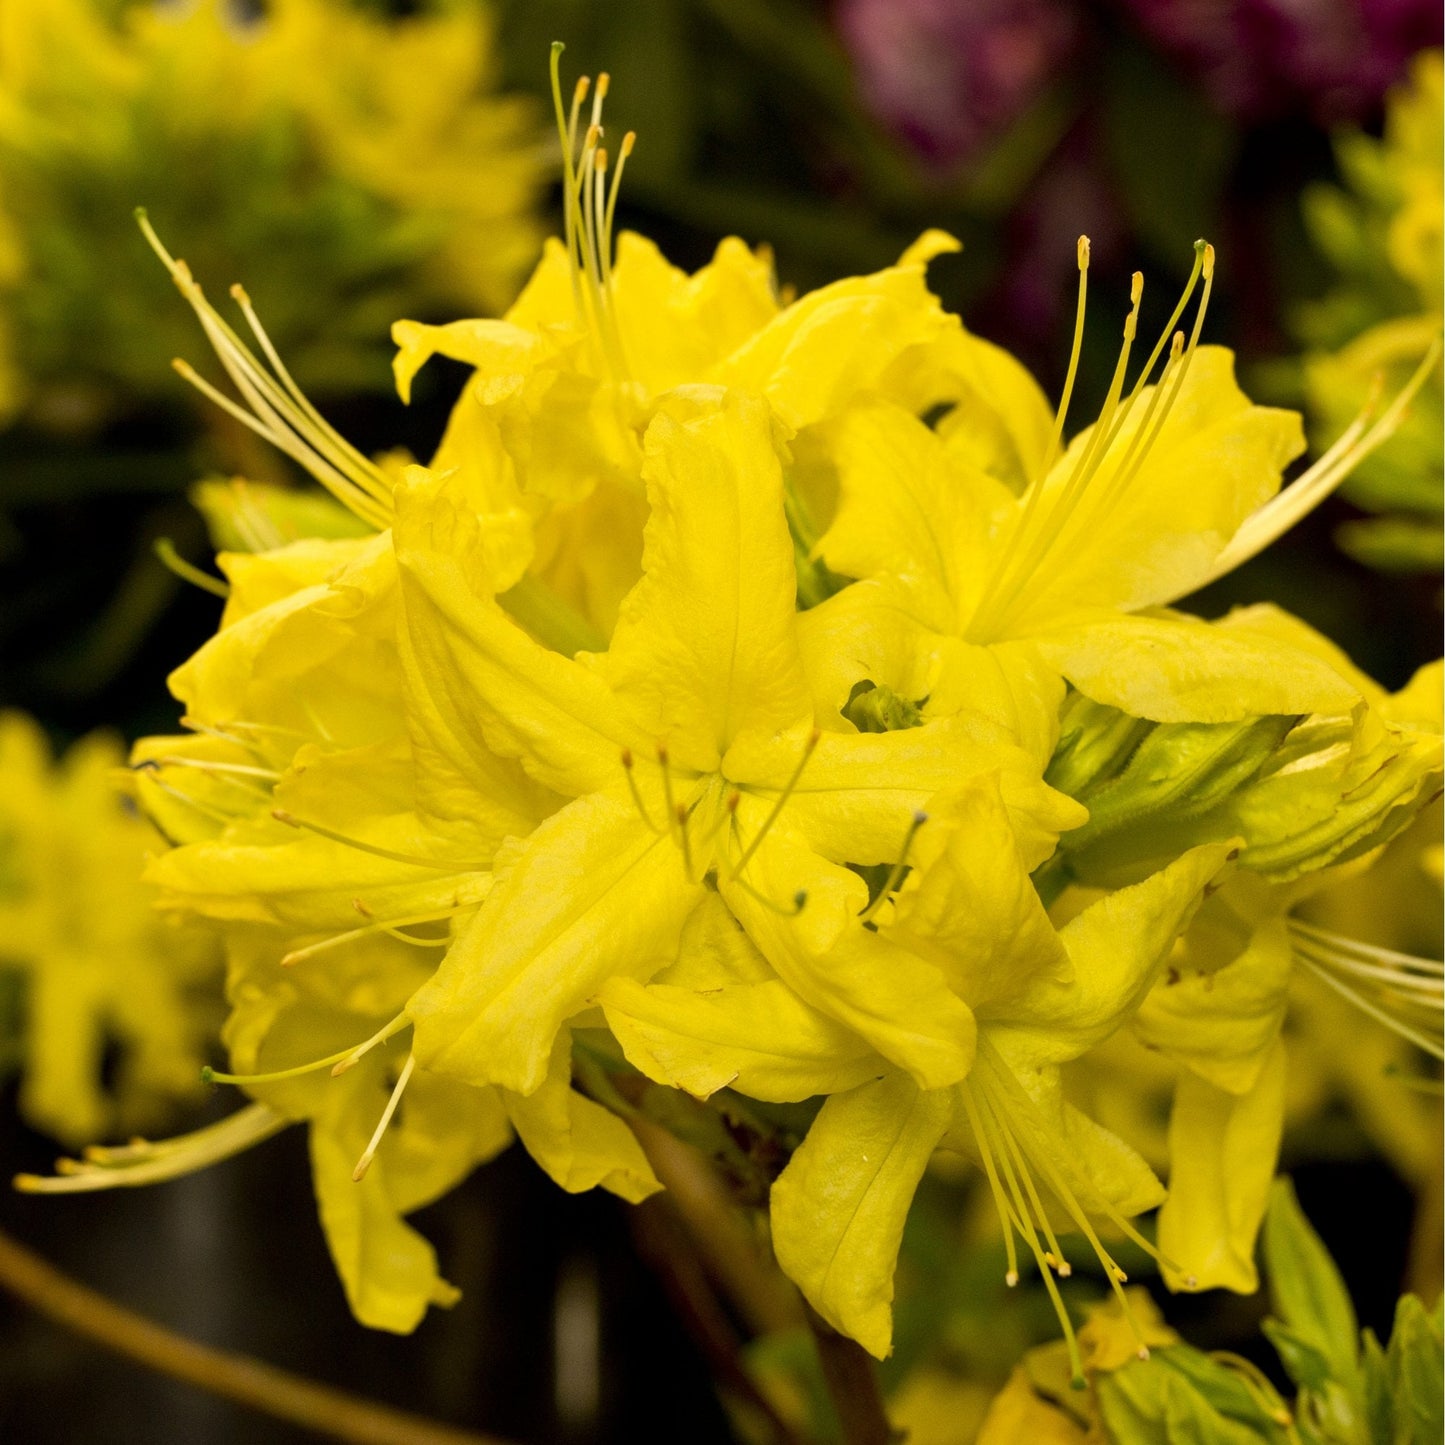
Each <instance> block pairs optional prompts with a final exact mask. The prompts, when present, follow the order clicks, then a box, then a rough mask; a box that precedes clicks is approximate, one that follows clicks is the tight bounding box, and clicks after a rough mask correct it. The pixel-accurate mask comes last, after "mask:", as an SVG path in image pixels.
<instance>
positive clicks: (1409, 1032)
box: [1295, 950, 1445, 1062]
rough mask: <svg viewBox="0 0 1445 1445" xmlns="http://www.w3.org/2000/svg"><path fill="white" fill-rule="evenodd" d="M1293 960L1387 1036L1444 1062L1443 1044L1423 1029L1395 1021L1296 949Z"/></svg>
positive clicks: (1386, 1012)
mask: <svg viewBox="0 0 1445 1445" xmlns="http://www.w3.org/2000/svg"><path fill="white" fill-rule="evenodd" d="M1295 957H1296V958H1297V959H1299V961H1300V962H1301V963H1302V964H1304V966H1305V967H1306V968H1307V969H1309V971H1310V972H1311V973H1312V974H1313V975H1314V976H1315V977H1316V978H1317V979H1319V980H1320V981H1321V982H1322V983H1325V984H1328V985H1329V986H1330V988H1332V989H1334V991H1335V992H1336V993H1338V994H1339V995H1340V996H1341V997H1342V998H1344V999H1346V1000H1348V1001H1349V1002H1350V1003H1352V1004H1353V1005H1354V1006H1355V1007H1356V1008H1357V1009H1359V1010H1360V1012H1361V1013H1364V1014H1368V1015H1369V1017H1370V1018H1372V1019H1374V1020H1375V1022H1376V1023H1379V1024H1383V1025H1384V1026H1385V1028H1387V1029H1389V1030H1390V1032H1391V1033H1393V1034H1398V1035H1399V1036H1400V1037H1401V1038H1402V1039H1404V1040H1406V1042H1408V1043H1412V1044H1414V1045H1415V1047H1416V1048H1418V1049H1421V1050H1423V1051H1424V1052H1425V1053H1427V1054H1429V1055H1430V1056H1431V1057H1432V1058H1436V1059H1439V1060H1441V1061H1442V1062H1445V1045H1442V1042H1441V1040H1439V1039H1438V1038H1434V1037H1432V1036H1431V1035H1430V1034H1427V1033H1426V1032H1425V1031H1424V1030H1423V1029H1420V1028H1417V1027H1415V1026H1414V1025H1412V1024H1409V1023H1407V1022H1406V1021H1405V1020H1404V1019H1401V1018H1397V1017H1396V1016H1395V1015H1394V1014H1392V1013H1390V1011H1389V1010H1388V1009H1385V1008H1381V1007H1380V1006H1379V1005H1377V1004H1374V1003H1372V1002H1371V1001H1370V1000H1369V999H1367V998H1366V997H1365V996H1364V995H1363V994H1362V993H1360V992H1359V990H1357V989H1353V988H1351V987H1350V986H1349V985H1348V984H1347V983H1345V982H1344V980H1343V979H1340V978H1337V977H1336V976H1335V975H1334V974H1333V973H1332V972H1331V971H1330V970H1329V969H1328V968H1326V967H1324V966H1323V965H1321V964H1320V963H1318V962H1316V961H1315V959H1314V958H1312V957H1311V956H1310V955H1309V954H1307V953H1304V952H1301V951H1299V950H1296V952H1295Z"/></svg>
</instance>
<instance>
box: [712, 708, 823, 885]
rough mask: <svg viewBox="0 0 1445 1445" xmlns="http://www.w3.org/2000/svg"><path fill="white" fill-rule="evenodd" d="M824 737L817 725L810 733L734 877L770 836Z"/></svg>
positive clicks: (740, 860)
mask: <svg viewBox="0 0 1445 1445" xmlns="http://www.w3.org/2000/svg"><path fill="white" fill-rule="evenodd" d="M822 737H823V734H822V732H821V730H820V729H818V728H816V727H815V728H814V729H813V730H812V731H811V732H810V733H809V734H808V740H807V742H805V743H804V744H803V756H802V757H801V758H799V759H798V766H797V767H796V768H794V769H793V774H792V776H791V777H790V778H789V779H788V781H787V783H786V785H785V786H784V787H783V790H782V792H780V793H779V794H778V796H777V799H776V800H775V801H774V803H773V806H772V810H771V811H770V812H769V813H768V816H767V817H766V818H765V819H764V820H763V826H762V827H761V828H759V829H758V831H757V833H756V834H755V835H754V837H753V841H752V842H751V843H749V844H748V846H747V847H746V848H745V849H744V850H743V856H742V857H741V858H739V859H738V861H737V862H736V863H735V864H734V865H733V869H732V872H733V875H734V877H736V876H737V875H738V874H739V873H741V872H742V871H743V869H744V868H746V867H747V866H748V864H749V863H750V862H751V861H752V858H753V855H754V854H755V853H756V852H757V851H758V849H759V848H760V847H761V846H762V842H763V839H764V838H766V837H767V836H768V830H769V829H770V828H771V827H772V826H773V824H774V823H776V822H777V821H778V817H779V815H780V814H781V813H782V811H783V809H784V808H785V807H786V806H787V802H788V799H789V798H791V797H792V796H793V790H794V789H795V788H796V787H797V786H798V780H799V779H800V778H801V777H802V776H803V769H804V768H806V767H807V766H808V759H809V758H811V757H812V756H813V753H814V750H815V749H816V748H817V746H818V744H819V742H821V741H822Z"/></svg>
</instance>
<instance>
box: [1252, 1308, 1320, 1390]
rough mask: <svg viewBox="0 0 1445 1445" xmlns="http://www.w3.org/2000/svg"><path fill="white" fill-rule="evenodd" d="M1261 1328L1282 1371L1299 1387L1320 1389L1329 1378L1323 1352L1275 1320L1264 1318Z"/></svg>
mask: <svg viewBox="0 0 1445 1445" xmlns="http://www.w3.org/2000/svg"><path fill="white" fill-rule="evenodd" d="M1261 1328H1262V1329H1263V1330H1264V1333H1265V1338H1266V1339H1268V1340H1269V1342H1270V1344H1272V1345H1273V1346H1274V1348H1275V1350H1276V1352H1277V1353H1278V1355H1279V1358H1280V1362H1281V1363H1282V1364H1283V1365H1284V1369H1285V1374H1287V1375H1288V1376H1289V1377H1290V1379H1291V1380H1293V1381H1294V1382H1295V1384H1296V1385H1297V1386H1299V1388H1300V1389H1301V1390H1320V1391H1322V1390H1324V1388H1325V1387H1326V1386H1327V1385H1328V1384H1329V1383H1330V1378H1331V1376H1330V1370H1331V1365H1330V1361H1329V1358H1328V1357H1327V1356H1326V1355H1324V1354H1323V1353H1322V1352H1321V1351H1320V1350H1318V1349H1316V1348H1315V1346H1314V1345H1312V1344H1311V1343H1310V1342H1309V1341H1308V1340H1306V1339H1302V1338H1301V1337H1300V1336H1299V1335H1298V1334H1297V1333H1296V1332H1295V1331H1294V1330H1292V1329H1290V1327H1289V1326H1288V1325H1282V1324H1280V1322H1279V1321H1278V1320H1265V1322H1264V1324H1263V1325H1262V1326H1261Z"/></svg>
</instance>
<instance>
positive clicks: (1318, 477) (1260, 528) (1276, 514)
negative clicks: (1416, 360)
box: [1196, 336, 1441, 586]
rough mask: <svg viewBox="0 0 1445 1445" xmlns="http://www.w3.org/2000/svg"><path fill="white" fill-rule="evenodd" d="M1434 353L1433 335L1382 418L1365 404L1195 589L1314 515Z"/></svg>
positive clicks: (1403, 405)
mask: <svg viewBox="0 0 1445 1445" xmlns="http://www.w3.org/2000/svg"><path fill="white" fill-rule="evenodd" d="M1440 350H1441V343H1440V338H1439V337H1438V336H1437V337H1436V338H1435V340H1434V341H1432V342H1431V343H1430V348H1429V350H1428V351H1426V353H1425V355H1424V356H1423V357H1422V358H1421V360H1420V364H1419V366H1417V367H1416V368H1415V370H1414V372H1413V373H1412V374H1411V376H1410V379H1409V380H1408V381H1407V382H1406V383H1405V385H1404V386H1403V387H1402V388H1401V389H1400V392H1399V394H1398V395H1397V396H1396V397H1395V399H1394V401H1393V402H1391V403H1390V406H1389V408H1388V409H1387V410H1386V412H1385V414H1384V415H1383V416H1382V417H1380V419H1379V420H1378V421H1376V422H1375V423H1374V424H1373V425H1370V424H1369V416H1370V414H1371V413H1372V412H1373V410H1374V404H1373V398H1372V399H1371V400H1367V401H1366V403H1365V407H1364V408H1363V409H1362V410H1361V412H1360V414H1359V416H1358V417H1356V418H1355V421H1354V423H1353V424H1352V425H1351V426H1350V427H1349V428H1348V429H1347V430H1346V432H1345V433H1344V435H1343V436H1341V437H1340V439H1339V440H1338V441H1337V442H1336V443H1335V444H1334V446H1332V447H1331V448H1330V449H1329V450H1328V451H1327V452H1326V453H1325V454H1324V455H1323V456H1322V457H1321V458H1320V459H1319V460H1318V461H1317V462H1316V463H1315V464H1314V465H1313V466H1312V467H1310V469H1309V470H1308V471H1307V472H1305V473H1304V475H1303V476H1301V477H1299V478H1298V479H1297V480H1295V481H1294V482H1292V483H1291V484H1290V485H1289V486H1287V487H1285V488H1283V489H1282V490H1280V491H1279V492H1277V493H1275V495H1274V496H1273V497H1271V498H1270V499H1269V501H1267V502H1266V503H1265V504H1264V505H1263V506H1262V507H1260V508H1259V510H1258V511H1256V512H1255V513H1254V514H1253V515H1252V516H1250V517H1247V518H1245V521H1244V524H1243V525H1242V526H1241V527H1240V529H1239V530H1238V531H1237V532H1236V533H1235V534H1234V536H1233V537H1232V538H1231V539H1230V542H1229V545H1228V546H1227V547H1225V548H1224V550H1223V551H1222V552H1221V553H1220V554H1219V556H1218V557H1217V558H1216V559H1215V563H1214V567H1213V568H1212V569H1211V571H1210V573H1209V576H1208V577H1206V578H1205V579H1204V580H1203V581H1202V582H1200V583H1198V584H1196V585H1198V586H1204V585H1205V583H1208V582H1214V581H1217V580H1218V579H1219V578H1220V577H1223V576H1224V575H1225V574H1226V573H1228V572H1232V571H1234V569H1235V568H1236V567H1239V566H1242V565H1243V564H1244V563H1245V562H1248V561H1249V560H1250V558H1251V557H1256V556H1258V555H1259V554H1260V553H1261V552H1263V551H1264V549H1265V548H1266V547H1268V546H1269V545H1270V543H1272V542H1274V541H1275V540H1276V539H1277V538H1279V537H1282V536H1283V535H1284V534H1285V533H1286V532H1287V531H1289V529H1290V528H1291V527H1293V526H1295V525H1296V523H1298V522H1300V521H1302V520H1303V519H1304V518H1305V517H1306V516H1308V515H1309V514H1310V513H1311V512H1312V511H1314V509H1315V508H1316V507H1317V506H1319V504H1320V503H1321V502H1322V501H1324V499H1325V498H1326V497H1327V496H1329V495H1330V493H1331V492H1333V491H1334V490H1335V488H1336V487H1338V486H1339V485H1340V483H1341V482H1343V481H1344V480H1345V478H1346V477H1348V476H1349V475H1350V473H1351V472H1352V471H1354V469H1355V468H1356V467H1357V466H1359V464H1360V463H1361V462H1362V461H1364V459H1365V458H1366V457H1368V456H1369V455H1370V454H1371V453H1372V452H1374V451H1375V450H1377V449H1378V448H1379V447H1381V446H1383V445H1384V444H1385V443H1386V442H1387V441H1389V439H1390V438H1391V437H1392V436H1393V435H1394V434H1395V432H1396V431H1397V430H1398V428H1399V426H1400V423H1401V422H1402V421H1403V420H1404V419H1405V414H1406V411H1407V410H1408V408H1409V405H1410V403H1411V402H1412V401H1413V400H1414V399H1415V395H1416V393H1417V392H1418V391H1419V390H1420V388H1421V387H1422V386H1424V385H1425V382H1426V381H1427V380H1428V379H1429V377H1430V373H1431V372H1432V371H1434V369H1435V365H1436V363H1437V362H1438V361H1439V359H1440ZM1367 427H1368V430H1367V429H1366V428H1367Z"/></svg>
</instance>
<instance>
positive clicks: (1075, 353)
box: [1030, 236, 1089, 492]
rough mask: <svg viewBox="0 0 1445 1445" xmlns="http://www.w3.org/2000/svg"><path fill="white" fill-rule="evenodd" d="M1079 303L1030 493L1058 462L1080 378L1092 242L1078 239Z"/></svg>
mask: <svg viewBox="0 0 1445 1445" xmlns="http://www.w3.org/2000/svg"><path fill="white" fill-rule="evenodd" d="M1078 259H1079V300H1078V304H1077V305H1076V307H1075V309H1074V340H1073V345H1072V346H1071V348H1070V350H1069V369H1068V372H1067V374H1066V375H1065V377H1064V390H1063V393H1062V395H1061V396H1060V398H1059V409H1058V411H1057V412H1055V413H1054V429H1053V431H1052V432H1051V433H1050V434H1049V444H1048V446H1047V447H1046V448H1045V449H1044V461H1043V466H1042V467H1041V468H1040V469H1039V475H1038V476H1037V477H1035V478H1034V486H1033V487H1032V488H1031V489H1030V490H1031V492H1036V491H1037V490H1038V488H1039V486H1040V485H1041V484H1042V482H1043V479H1044V478H1045V477H1046V476H1047V475H1048V473H1049V468H1050V467H1052V466H1053V464H1054V463H1055V462H1056V461H1057V460H1058V456H1059V451H1060V449H1061V446H1062V443H1063V439H1064V424H1065V421H1066V420H1067V418H1068V415H1069V403H1070V402H1071V401H1072V400H1073V397H1074V381H1075V380H1076V378H1077V377H1078V374H1079V355H1080V353H1081V352H1082V350H1083V347H1084V311H1085V308H1086V305H1087V302H1088V297H1089V238H1088V237H1087V236H1080V237H1079V249H1078Z"/></svg>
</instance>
